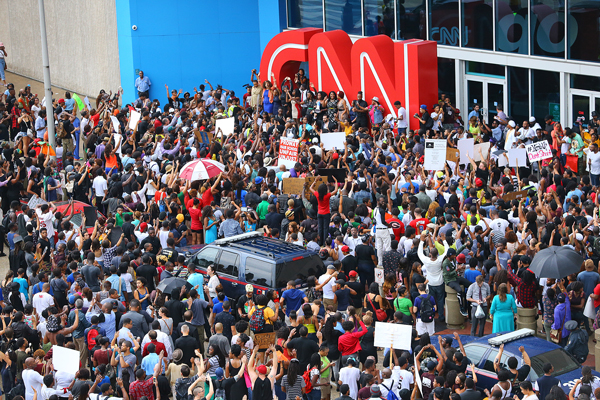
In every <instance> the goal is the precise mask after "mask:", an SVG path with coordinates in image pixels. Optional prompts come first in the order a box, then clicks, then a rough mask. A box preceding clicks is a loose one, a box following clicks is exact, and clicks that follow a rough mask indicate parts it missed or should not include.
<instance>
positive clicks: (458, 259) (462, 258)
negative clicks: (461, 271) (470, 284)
mask: <svg viewBox="0 0 600 400" xmlns="http://www.w3.org/2000/svg"><path fill="white" fill-rule="evenodd" d="M466 261H467V257H465V255H464V254H462V253H460V254H459V255H457V256H456V262H457V263H459V264H464V263H465V262H466Z"/></svg>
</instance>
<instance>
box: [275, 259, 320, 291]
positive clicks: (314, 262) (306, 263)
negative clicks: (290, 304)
mask: <svg viewBox="0 0 600 400" xmlns="http://www.w3.org/2000/svg"><path fill="white" fill-rule="evenodd" d="M276 271H277V275H276V282H277V285H276V287H277V288H282V287H285V286H286V285H287V283H288V281H303V282H304V283H306V278H308V277H309V276H311V275H314V276H321V275H322V274H324V273H325V267H324V265H323V262H322V261H321V259H320V258H319V256H317V255H316V254H315V255H312V256H310V257H305V258H303V259H301V260H296V261H290V262H286V263H283V264H278V265H277V267H276Z"/></svg>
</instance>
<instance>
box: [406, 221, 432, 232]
mask: <svg viewBox="0 0 600 400" xmlns="http://www.w3.org/2000/svg"><path fill="white" fill-rule="evenodd" d="M428 223H429V220H428V219H427V218H419V219H413V220H412V221H411V222H410V224H409V225H410V226H412V227H413V228H415V229H416V230H417V233H421V232H423V231H424V230H425V228H427V224H428Z"/></svg>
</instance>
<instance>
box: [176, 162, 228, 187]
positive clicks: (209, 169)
mask: <svg viewBox="0 0 600 400" xmlns="http://www.w3.org/2000/svg"><path fill="white" fill-rule="evenodd" d="M224 171H225V166H224V165H223V164H221V163H220V162H218V161H214V160H210V159H208V158H203V159H200V160H194V161H190V162H189V163H187V164H185V165H184V166H183V168H182V169H181V172H179V176H180V177H181V178H183V179H187V180H190V181H197V180H199V179H209V178H212V177H215V176H217V175H219V174H220V173H221V172H224Z"/></svg>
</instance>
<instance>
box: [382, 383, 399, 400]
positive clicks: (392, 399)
mask: <svg viewBox="0 0 600 400" xmlns="http://www.w3.org/2000/svg"><path fill="white" fill-rule="evenodd" d="M381 386H383V387H384V388H386V389H387V391H388V394H387V396H386V399H387V400H400V399H399V398H398V396H396V393H394V390H393V389H394V381H392V384H391V385H390V387H389V388H388V387H387V386H385V384H383V382H382V383H381Z"/></svg>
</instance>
